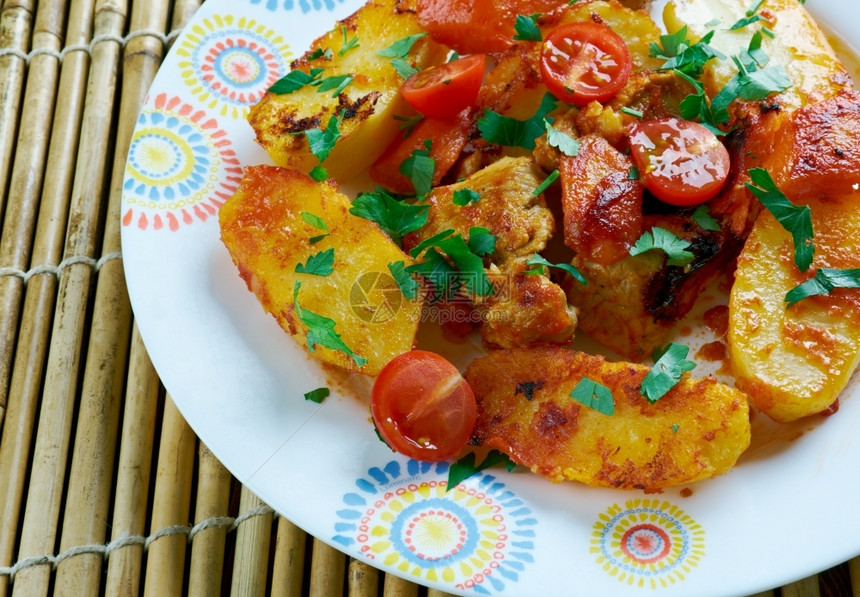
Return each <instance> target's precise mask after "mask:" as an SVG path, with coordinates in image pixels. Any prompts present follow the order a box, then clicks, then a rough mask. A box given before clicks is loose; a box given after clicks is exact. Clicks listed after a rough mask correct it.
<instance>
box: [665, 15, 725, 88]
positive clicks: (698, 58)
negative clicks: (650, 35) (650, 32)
mask: <svg viewBox="0 0 860 597" xmlns="http://www.w3.org/2000/svg"><path fill="white" fill-rule="evenodd" d="M713 37H714V31H709V32H708V33H707V34H705V36H704V37H703V38H702V39H700V40H699V41H698V42H696V43H690V40H688V39H687V27H686V26H684V27H681V29H679V30H678V31H676V32H675V33H673V34H671V35H661V36H660V45H658V44H656V43H652V44H651V46H650V55H651V56H652V57H654V58H662V59H664V60H666V62H665V63H664V64H663V66H662V67H660V68H661V69H662V70H676V71H679V72H682V73H684V74H686V75H689V76H691V77H698V76H701V74H702V73H703V72H704V68H705V64H707V63H708V61H709V60H711V59H712V58H717V59H719V60H723V59H725V56H724V55H723V54H722V53H721V52H720V51H719V50H717V49H715V48H713V47H712V46H711V45H710V42H711V39H712V38H713Z"/></svg>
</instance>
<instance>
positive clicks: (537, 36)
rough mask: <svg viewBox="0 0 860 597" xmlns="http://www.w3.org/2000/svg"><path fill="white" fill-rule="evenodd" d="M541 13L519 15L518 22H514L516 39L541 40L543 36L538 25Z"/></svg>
mask: <svg viewBox="0 0 860 597" xmlns="http://www.w3.org/2000/svg"><path fill="white" fill-rule="evenodd" d="M540 16H541V13H539V12H538V13H535V14H533V15H528V16H526V15H517V20H516V23H514V31H515V33H514V39H515V40H517V41H541V40H543V36H542V35H541V32H540V29H539V28H538V25H537V20H538V18H539V17H540Z"/></svg>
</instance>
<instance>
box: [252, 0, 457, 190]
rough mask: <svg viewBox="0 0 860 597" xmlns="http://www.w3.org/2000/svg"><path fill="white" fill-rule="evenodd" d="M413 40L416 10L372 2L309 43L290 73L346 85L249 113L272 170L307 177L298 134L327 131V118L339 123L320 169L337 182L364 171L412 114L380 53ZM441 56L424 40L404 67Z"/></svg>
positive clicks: (302, 93) (312, 89)
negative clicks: (281, 169)
mask: <svg viewBox="0 0 860 597" xmlns="http://www.w3.org/2000/svg"><path fill="white" fill-rule="evenodd" d="M418 33H421V30H420V28H419V27H418V19H417V17H416V16H415V12H414V2H408V1H406V0H371V1H370V2H368V3H367V4H365V5H364V6H362V7H361V8H360V9H359V10H358V11H357V12H355V13H354V14H353V15H351V16H350V17H347V18H346V19H345V20H343V21H341V22H339V23H337V24H336V25H335V27H334V28H333V29H332V30H331V31H330V32H329V33H327V34H325V35H323V36H322V37H320V38H319V39H317V40H316V41H314V43H313V44H312V45H311V47H310V49H309V50H308V51H307V52H306V53H305V55H304V56H303V57H302V58H300V59H299V60H297V61H296V62H295V63H294V64H293V68H294V69H297V70H300V71H303V72H306V73H309V72H310V71H311V69H314V68H320V69H322V72H321V74H320V75H319V79H320V80H326V79H327V80H330V81H337V80H338V79H335V77H345V76H350V77H351V82H350V83H349V84H348V85H346V86H345V87H344V88H343V90H342V91H341V92H340V93H337V86H335V88H334V89H329V90H328V91H323V92H321V91H320V87H319V86H310V85H306V86H304V87H302V88H301V89H299V90H298V91H295V92H294V93H290V94H282V95H277V94H274V93H267V94H266V95H265V96H264V97H263V98H262V99H261V100H260V102H259V103H258V104H257V105H255V106H253V107H252V108H251V110H250V113H249V117H248V121H249V122H250V124H251V126H252V128H253V129H254V131H255V132H256V135H257V141H258V142H259V143H260V144H261V145H262V146H263V148H264V149H265V150H266V151H267V152H268V154H269V155H270V156H271V158H272V160H274V162H275V164H277V165H279V166H290V167H292V168H295V169H298V170H302V171H304V172H308V171H309V170H310V169H311V168H313V167H314V166H315V165H317V163H318V160H317V158H316V157H315V156H314V155H313V153H312V152H311V150H310V147H309V145H308V141H307V138H306V136H305V135H304V134H301V133H304V132H305V131H309V130H312V129H319V130H328V126H329V123H330V121H331V118H332V117H336V116H341V115H342V117H343V118H342V121H341V122H340V125H339V127H338V131H339V133H340V138H339V139H338V141H337V143H336V144H335V146H334V149H332V150H331V153H330V154H329V156H328V158H327V159H326V160H325V161H324V163H323V165H324V166H325V167H326V169H327V170H328V172H329V174H330V175H331V176H332V177H334V178H335V179H337V180H339V181H341V182H344V181H347V180H349V179H350V178H352V177H353V176H355V175H356V174H358V173H359V172H363V171H365V170H367V168H368V167H369V166H370V164H372V163H373V161H374V160H375V159H376V158H377V157H379V155H380V154H381V153H382V151H383V150H384V149H385V148H386V146H388V144H389V142H390V141H391V140H392V139H393V138H394V137H395V135H397V134H398V132H399V131H398V125H399V124H400V123H399V122H398V121H397V120H395V119H394V116H395V115H403V114H413V113H414V110H412V109H411V108H410V107H409V105H408V104H406V102H405V101H404V100H403V98H402V97H401V95H400V86H401V84H402V83H403V77H402V76H400V75H399V74H398V73H397V71H396V70H395V68H394V67H393V66H392V65H391V60H392V59H391V58H390V57H382V56H379V55H378V54H377V52H379V51H380V50H382V49H384V48H387V47H389V46H391V44H393V43H394V42H397V41H399V40H402V39H404V38H406V37H409V36H411V35H415V34H418ZM352 40H354V41H355V42H356V44H357V45H354V44H351V43H350V42H351V41H352ZM345 44H346V47H345ZM446 54H447V49H446V48H444V47H443V46H440V45H439V44H437V43H435V42H433V41H432V40H430V38H429V37H428V36H424V37H423V38H421V39H419V40H418V41H417V42H415V44H414V45H413V46H412V49H411V51H410V53H409V56H408V58H407V62H409V63H410V64H411V65H412V66H413V67H415V68H417V69H419V70H420V69H423V68H426V67H427V66H430V65H432V64H437V63H439V62H442V61H443V60H444V59H445V56H446Z"/></svg>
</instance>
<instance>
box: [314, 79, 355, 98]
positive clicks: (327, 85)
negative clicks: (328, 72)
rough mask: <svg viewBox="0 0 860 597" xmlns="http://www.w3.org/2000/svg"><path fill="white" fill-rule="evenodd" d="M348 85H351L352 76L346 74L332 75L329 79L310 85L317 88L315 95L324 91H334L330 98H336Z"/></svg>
mask: <svg viewBox="0 0 860 597" xmlns="http://www.w3.org/2000/svg"><path fill="white" fill-rule="evenodd" d="M350 83H352V75H349V74H347V75H332V76H331V77H326V78H325V79H320V80H319V81H317V82H314V83H311V84H312V85H316V86H317V93H325V92H326V91H331V90H332V89H334V93H332V94H331V96H332V97H337V96H338V95H340V92H341V91H343V90H344V89H346V87H347V86H348V85H349V84H350Z"/></svg>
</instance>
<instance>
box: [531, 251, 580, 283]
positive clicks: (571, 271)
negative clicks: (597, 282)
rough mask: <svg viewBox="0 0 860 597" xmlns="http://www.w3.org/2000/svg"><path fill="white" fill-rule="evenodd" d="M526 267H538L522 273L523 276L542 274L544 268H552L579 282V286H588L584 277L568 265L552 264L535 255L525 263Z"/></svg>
mask: <svg viewBox="0 0 860 597" xmlns="http://www.w3.org/2000/svg"><path fill="white" fill-rule="evenodd" d="M526 265H536V266H538V267H535V268H532V269H530V270H527V271H525V272H523V273H524V274H540V273H543V272H542V270H543V268H545V267H554V268H555V269H560V270H562V271H565V272H567V273H568V274H570V275H571V276H573V278H574V280H576V281H577V282H579V283H580V284H588V280H586V279H585V276H583V275H582V272H580V271H579V270H578V269H576V268H575V267H573V266H572V265H570V264H568V263H552V262H550V261H549V260H548V259H546V258H544V257H541V256H540V255H538V254H537V253H535V254H534V255H532V256H531V257H530V258H529V259H528V261H526Z"/></svg>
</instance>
